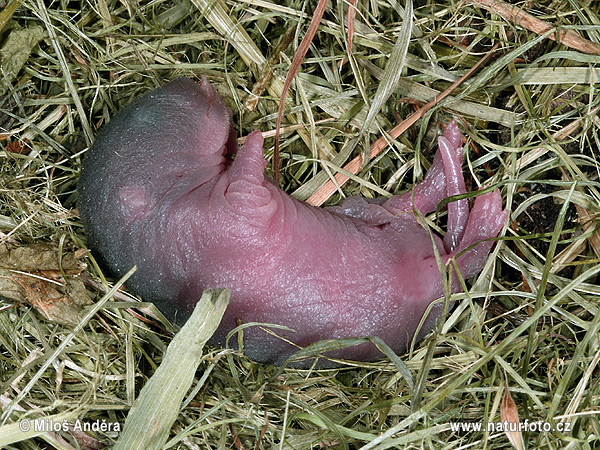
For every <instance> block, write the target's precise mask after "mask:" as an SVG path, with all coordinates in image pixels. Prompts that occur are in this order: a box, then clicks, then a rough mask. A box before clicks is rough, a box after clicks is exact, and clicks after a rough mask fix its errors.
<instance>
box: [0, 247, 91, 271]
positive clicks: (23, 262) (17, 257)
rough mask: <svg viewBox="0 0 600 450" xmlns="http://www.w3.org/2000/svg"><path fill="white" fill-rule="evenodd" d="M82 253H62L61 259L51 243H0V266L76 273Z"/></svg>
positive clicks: (82, 267) (80, 268)
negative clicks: (16, 244)
mask: <svg viewBox="0 0 600 450" xmlns="http://www.w3.org/2000/svg"><path fill="white" fill-rule="evenodd" d="M83 254H84V253H81V252H73V253H68V252H66V253H63V254H62V260H61V255H60V254H59V251H58V248H56V247H55V246H53V245H51V244H32V245H24V246H19V247H15V246H11V245H9V244H0V268H3V269H13V270H21V271H23V272H38V271H41V270H56V271H60V269H61V266H62V270H63V271H64V272H65V273H66V274H67V275H78V274H80V273H81V272H82V271H83V269H85V267H86V266H85V264H84V263H83V262H82V261H80V258H81V257H82V256H83Z"/></svg>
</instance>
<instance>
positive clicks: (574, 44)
mask: <svg viewBox="0 0 600 450" xmlns="http://www.w3.org/2000/svg"><path fill="white" fill-rule="evenodd" d="M469 3H471V4H473V5H478V6H481V7H482V8H484V9H487V10H488V11H490V12H492V13H494V14H498V15H499V16H502V17H503V18H504V19H505V20H506V21H507V22H510V23H515V24H517V25H520V26H521V27H523V28H525V29H527V30H529V31H533V32H534V33H536V34H539V35H542V34H545V33H547V32H549V31H551V30H558V36H557V31H554V32H553V33H550V34H549V35H548V39H552V40H553V41H558V42H560V43H561V44H563V45H566V46H567V47H571V48H574V49H576V50H579V51H581V52H583V53H588V54H590V55H600V45H598V44H596V43H594V42H592V41H589V40H588V39H585V38H584V37H582V36H581V35H580V34H579V33H577V32H576V31H574V30H560V29H559V27H557V26H555V25H554V24H551V23H550V22H546V21H545V20H541V19H538V18H537V17H535V16H532V15H531V14H529V13H526V12H525V11H523V10H522V9H521V8H519V7H517V6H513V5H511V4H509V3H505V2H503V1H500V0H469Z"/></svg>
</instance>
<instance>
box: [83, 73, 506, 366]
mask: <svg viewBox="0 0 600 450" xmlns="http://www.w3.org/2000/svg"><path fill="white" fill-rule="evenodd" d="M89 153H90V155H88V157H87V159H86V161H85V162H84V165H83V168H82V175H81V179H80V182H79V188H78V189H79V197H80V198H79V209H80V213H81V216H82V219H83V222H84V225H85V227H86V231H87V233H88V241H89V245H90V247H91V248H92V249H94V250H95V251H96V252H97V254H98V255H99V256H100V257H101V259H102V260H103V261H104V262H105V264H106V265H107V266H108V267H109V268H110V269H111V270H112V271H113V272H114V273H115V274H117V275H120V274H123V273H124V272H126V271H127V270H129V269H130V268H131V266H132V265H133V264H134V263H136V264H137V265H138V271H137V272H136V274H135V275H134V276H133V278H132V279H130V282H129V283H128V286H129V288H130V289H131V290H133V291H134V292H136V293H138V294H140V295H141V296H142V297H144V298H145V299H147V300H151V301H154V302H155V303H157V304H158V305H159V306H160V307H161V308H162V309H163V310H164V311H165V312H166V313H167V314H168V315H169V316H171V317H172V318H175V319H176V320H179V321H181V320H182V319H185V318H187V316H188V315H189V314H190V312H191V311H192V309H193V307H194V305H195V303H196V301H197V299H199V298H200V295H201V293H202V290H203V289H207V288H218V287H226V288H229V289H230V290H231V301H230V304H229V307H228V309H227V311H226V313H225V316H224V318H223V321H222V322H221V325H220V327H219V329H218V331H217V333H216V334H215V336H214V338H213V341H214V342H215V343H217V344H223V343H224V342H225V338H226V335H227V333H229V332H230V331H231V330H232V329H233V328H235V327H236V326H237V325H238V324H239V323H250V322H260V323H271V324H279V325H284V326H287V327H289V328H291V329H293V330H294V331H283V330H279V329H276V330H274V331H275V332H276V333H277V334H278V335H280V336H283V337H285V338H286V339H288V340H290V341H292V342H293V343H294V344H295V345H297V346H300V347H303V346H306V345H308V344H311V343H314V342H317V341H319V340H323V339H334V338H344V337H355V336H378V337H380V338H381V339H383V340H384V341H385V342H386V343H387V344H388V345H389V346H390V347H391V348H392V349H393V350H394V351H396V352H402V351H404V350H405V348H406V346H407V344H408V343H409V342H410V340H411V339H412V338H413V336H414V335H415V332H416V328H417V326H418V324H419V322H420V320H421V318H422V316H423V314H424V312H425V310H426V309H427V307H428V305H429V304H430V303H431V302H432V301H433V300H435V299H437V298H440V297H442V296H443V290H442V282H441V275H440V271H439V268H438V263H437V261H436V258H435V254H434V249H433V245H432V240H431V237H430V234H429V233H428V231H427V230H425V229H424V228H422V227H421V226H420V225H419V224H418V223H417V221H416V220H415V217H414V215H413V206H414V207H415V208H417V209H418V210H419V211H420V212H421V213H422V214H427V213H429V212H431V211H433V210H435V208H436V207H437V205H438V204H439V202H440V201H441V200H443V199H444V198H446V197H448V196H451V195H457V194H462V193H464V192H465V184H464V180H463V177H462V171H461V165H462V140H461V135H460V131H459V130H458V127H457V126H456V124H455V123H454V122H453V121H452V122H450V123H449V124H448V126H447V128H446V131H445V132H444V136H443V137H440V138H439V141H438V151H437V153H436V155H435V158H434V162H433V165H432V167H431V168H430V170H429V172H428V173H427V175H426V177H425V179H424V180H423V182H421V183H420V184H419V185H417V186H416V187H415V188H414V190H413V191H412V192H407V193H405V194H403V195H397V196H394V197H391V198H390V199H388V200H386V201H373V202H368V201H367V200H365V199H362V198H358V197H351V198H348V199H347V200H345V201H344V202H342V203H341V204H340V205H338V206H335V207H329V208H316V207H312V206H310V205H307V204H305V203H302V202H299V201H297V200H295V199H293V198H292V197H290V196H288V195H287V194H286V193H284V192H283V191H282V190H281V189H279V188H278V187H277V186H275V185H274V184H273V183H271V182H270V181H269V180H267V179H265V177H264V169H265V160H264V157H263V138H262V135H261V133H260V132H258V131H255V132H252V133H250V134H249V135H248V136H247V137H246V140H245V142H244V145H243V146H242V147H241V148H240V149H239V150H237V152H236V145H235V136H234V133H233V124H232V122H231V115H230V112H229V110H228V109H227V108H226V107H225V106H224V104H223V102H222V100H221V99H220V98H219V97H218V95H217V94H216V92H215V91H214V90H213V89H212V87H211V86H210V84H209V83H208V81H206V80H203V81H202V83H201V84H199V85H198V84H196V83H193V82H192V81H190V80H187V79H178V80H175V81H173V82H171V83H169V84H167V85H165V86H163V87H162V88H160V89H158V90H156V91H153V93H151V94H150V95H149V96H146V97H143V98H141V99H138V100H137V101H135V102H134V103H133V104H132V105H129V106H128V107H126V108H125V109H124V110H123V111H122V112H121V113H120V114H119V115H117V116H116V117H115V118H114V119H113V121H111V123H110V124H109V125H108V126H107V128H106V130H105V131H104V132H103V133H102V134H101V135H100V136H99V137H98V140H97V142H96V143H95V144H94V146H93V147H92V149H91V150H90V152H89ZM234 153H235V159H234V160H233V162H230V159H231V155H233V154H234ZM506 215H507V214H506V212H505V211H503V210H502V200H501V197H500V194H499V192H498V191H495V192H490V193H487V194H483V195H480V196H478V197H477V199H476V200H475V203H474V206H473V208H472V209H471V211H470V212H469V207H468V203H467V200H460V201H457V202H453V203H450V204H449V205H448V232H447V233H446V236H445V237H444V239H443V240H442V239H440V238H438V237H437V236H433V240H434V242H435V246H436V248H437V251H438V252H439V254H440V257H441V260H442V262H444V263H446V262H447V261H448V260H449V259H451V258H455V257H456V263H457V265H458V268H459V270H460V273H461V276H462V277H464V278H465V279H466V278H469V277H471V276H473V275H476V274H477V273H478V272H479V271H480V270H481V268H482V267H483V264H484V263H485V260H486V259H487V257H488V254H489V251H490V248H491V246H492V244H493V242H492V241H490V240H489V239H492V238H495V237H496V236H497V234H498V232H499V231H500V229H501V228H502V225H503V223H504V222H505V220H506ZM475 244H476V245H475ZM471 245H475V246H474V248H472V249H469V250H467V251H466V252H464V253H462V254H461V255H460V256H458V257H457V255H458V254H460V253H461V252H463V251H464V250H465V249H467V248H468V247H470V246H471ZM452 285H453V290H454V291H457V290H458V289H459V283H458V278H457V277H456V276H455V279H454V282H453V283H452ZM439 314H440V308H437V307H436V308H433V310H432V312H431V314H430V315H429V317H428V318H427V322H426V324H427V326H426V329H424V330H422V332H421V334H420V336H422V335H424V334H425V333H426V332H428V331H430V329H431V327H433V325H434V324H435V321H436V320H437V318H438V316H439ZM420 336H419V337H420ZM234 340H235V339H234ZM296 350H297V347H295V346H294V345H291V344H289V343H286V342H285V341H284V340H282V339H280V338H278V337H275V336H273V335H272V334H268V333H266V332H265V331H264V330H263V329H261V328H259V327H250V328H246V329H245V330H244V351H245V353H246V354H247V355H248V356H249V357H250V358H252V359H255V360H257V361H260V362H268V363H275V364H281V363H283V362H284V361H285V360H286V359H287V358H288V357H289V356H291V355H292V354H293V353H294V352H295V351H296ZM328 356H331V357H340V358H346V359H355V360H373V359H377V358H379V357H381V354H380V352H379V351H378V350H377V349H376V348H375V347H374V346H373V345H372V344H369V343H366V344H361V345H358V346H354V347H349V348H345V349H341V350H338V351H334V352H331V353H329V354H328ZM311 362H312V361H311V360H305V361H304V362H300V363H297V365H299V366H307V365H310V363H311ZM322 365H327V363H323V364H322Z"/></svg>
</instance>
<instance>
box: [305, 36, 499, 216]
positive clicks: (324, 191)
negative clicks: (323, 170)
mask: <svg viewBox="0 0 600 450" xmlns="http://www.w3.org/2000/svg"><path fill="white" fill-rule="evenodd" d="M498 48H499V44H496V45H494V47H492V49H491V50H490V51H489V52H488V53H486V54H485V55H484V56H483V57H482V58H481V59H480V60H479V61H477V63H476V64H475V65H474V66H473V67H471V68H470V69H469V70H468V71H467V72H466V73H465V74H464V75H463V76H462V77H460V78H459V79H458V80H456V82H454V83H453V84H452V85H451V86H450V87H449V88H448V89H446V90H445V91H444V92H442V93H441V94H440V95H439V96H438V97H436V98H435V99H433V100H432V101H430V102H429V103H427V104H426V105H425V106H423V107H422V108H421V109H419V110H418V111H417V112H415V113H414V114H413V115H411V116H410V117H408V118H406V119H405V120H403V121H402V122H401V123H400V124H398V125H396V126H395V127H394V128H392V130H390V132H389V133H388V135H389V136H390V137H391V138H392V139H395V138H397V137H398V136H400V135H401V134H402V133H404V132H405V131H406V130H407V129H408V128H409V127H410V126H411V125H413V124H414V123H415V122H416V121H417V120H419V119H420V118H422V117H423V116H424V115H425V113H426V112H427V111H429V110H430V109H431V108H433V107H434V106H435V105H436V104H438V103H439V102H441V101H442V100H443V99H445V98H446V97H448V96H449V95H450V93H451V92H452V91H454V90H455V89H456V88H457V87H458V86H460V85H461V84H462V83H463V82H464V81H465V80H467V79H468V78H469V77H471V75H473V73H475V72H476V71H477V70H478V69H479V67H480V66H482V65H483V64H484V63H485V62H486V61H487V60H488V59H489V58H491V57H492V56H493V55H494V54H495V52H496V50H497V49H498ZM388 143H389V140H388V136H382V137H380V138H379V139H377V140H376V141H375V142H374V143H373V144H372V145H371V149H370V152H369V159H373V158H374V157H375V156H377V155H378V154H379V153H380V152H381V151H382V150H383V149H384V148H385V147H386V146H387V145H388ZM362 165H363V156H362V155H358V156H356V157H355V158H354V159H353V160H352V161H350V162H349V163H348V164H346V165H345V166H344V170H346V171H348V172H351V173H353V174H356V173H357V172H358V170H359V169H360V168H361V167H362ZM348 179H349V177H347V176H346V175H344V174H342V173H337V174H336V175H335V181H332V180H331V179H330V180H328V181H327V182H326V183H325V184H324V185H323V186H321V187H320V188H319V189H318V190H317V191H316V192H315V193H314V194H313V195H312V196H311V197H310V198H309V199H308V200H307V201H306V202H307V203H309V204H311V205H314V206H320V205H322V204H323V203H325V202H326V201H327V200H328V199H329V197H331V196H332V195H333V194H334V192H335V191H336V190H337V187H338V186H342V185H343V184H344V183H345V182H346V181H348Z"/></svg>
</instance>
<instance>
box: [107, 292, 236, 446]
mask: <svg viewBox="0 0 600 450" xmlns="http://www.w3.org/2000/svg"><path fill="white" fill-rule="evenodd" d="M228 303H229V291H227V290H215V291H205V292H204V293H203V294H202V297H201V298H200V300H199V301H198V303H197V304H196V308H195V309H194V312H193V313H192V315H191V316H190V318H189V319H188V321H187V322H186V324H185V325H184V326H183V328H182V329H181V330H180V331H179V333H177V335H175V337H174V338H173V340H172V341H171V343H170V344H169V347H168V348H167V351H166V353H165V355H164V357H163V361H162V363H161V364H160V366H159V368H158V369H157V370H156V372H155V373H154V375H152V378H150V380H148V382H147V383H146V384H145V385H144V387H143V388H142V391H141V392H140V395H139V397H138V399H137V401H136V403H135V405H134V406H133V408H131V410H130V412H129V415H128V416H127V420H126V421H125V425H124V427H123V433H122V435H121V437H120V439H119V441H118V442H117V444H116V445H115V446H114V447H113V449H114V450H129V449H132V448H143V449H145V450H159V449H162V448H163V447H164V444H165V443H166V442H167V438H168V437H169V432H170V431H171V427H172V425H173V423H174V422H175V420H176V419H177V416H178V415H179V409H180V407H181V403H182V401H183V397H184V395H185V394H186V393H187V391H188V389H189V388H190V386H191V385H192V381H193V380H194V375H195V374H196V370H197V369H198V365H199V364H200V361H201V359H202V349H203V348H204V344H205V343H206V341H208V339H209V338H210V337H211V336H212V335H213V333H214V332H215V330H216V329H217V327H218V326H219V323H221V317H222V316H223V313H224V312H225V309H226V308H227V305H228Z"/></svg>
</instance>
